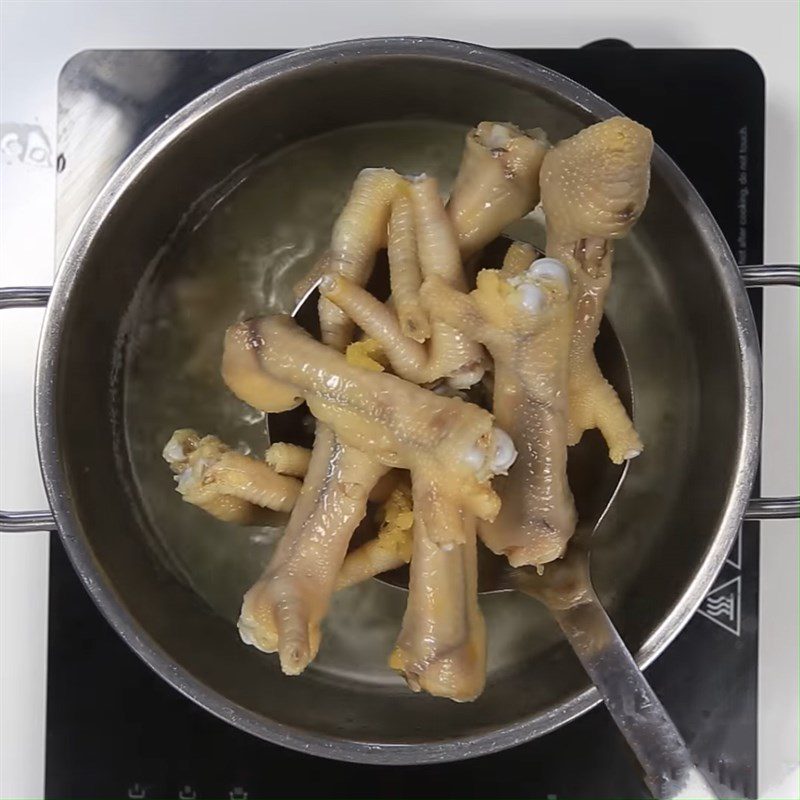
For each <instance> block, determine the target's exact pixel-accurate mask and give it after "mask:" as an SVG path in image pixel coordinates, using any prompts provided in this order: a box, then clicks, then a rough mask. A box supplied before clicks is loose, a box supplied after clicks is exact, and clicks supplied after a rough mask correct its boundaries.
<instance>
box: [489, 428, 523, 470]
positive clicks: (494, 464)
mask: <svg viewBox="0 0 800 800" xmlns="http://www.w3.org/2000/svg"><path fill="white" fill-rule="evenodd" d="M516 460H517V448H516V447H514V442H513V441H512V440H511V437H510V436H509V435H508V434H507V433H506V432H505V431H503V430H500V428H494V429H492V436H491V442H490V444H489V457H488V459H487V461H488V464H487V467H488V470H489V472H491V474H492V475H508V470H509V469H511V465H512V464H513V463H514V462H515V461H516Z"/></svg>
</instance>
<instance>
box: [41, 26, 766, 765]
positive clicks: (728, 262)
mask: <svg viewBox="0 0 800 800" xmlns="http://www.w3.org/2000/svg"><path fill="white" fill-rule="evenodd" d="M385 56H391V57H398V58H400V57H416V58H427V59H432V60H437V61H449V62H453V61H454V62H458V63H462V64H467V65H470V66H473V67H476V68H481V69H483V70H488V71H491V72H494V73H501V74H503V75H505V76H507V77H510V78H516V79H518V80H523V81H526V82H529V83H531V84H533V85H534V86H535V87H537V88H539V89H545V90H549V91H551V92H554V93H556V94H558V95H560V96H561V97H563V98H564V99H566V100H567V101H569V102H571V103H573V104H574V105H576V106H578V107H580V108H581V109H583V110H585V111H587V112H588V113H590V114H592V115H594V116H596V117H597V118H599V119H604V118H607V117H610V116H615V115H619V114H620V112H619V111H618V110H617V109H616V108H614V106H612V105H611V104H609V103H607V102H606V101H605V100H602V99H601V98H600V97H598V96H597V95H595V94H594V93H593V92H591V91H589V90H588V89H586V88H584V87H583V86H581V85H580V84H578V83H576V82H574V81H572V80H571V79H569V78H566V77H565V76H563V75H561V74H559V73H557V72H554V71H553V70H550V69H548V68H546V67H543V66H541V65H539V64H535V63H533V62H530V61H527V60H524V59H522V58H520V57H518V56H514V55H510V54H506V53H502V52H499V51H496V50H491V49H488V48H485V47H482V46H478V45H473V44H469V43H465V42H458V41H451V40H445V39H434V38H419V37H396V38H392V37H389V38H370V39H354V40H349V41H344V42H334V43H331V44H324V45H317V46H314V47H309V48H304V49H300V50H296V51H294V52H291V53H288V54H285V55H281V56H277V57H275V58H272V59H269V60H267V61H264V62H261V63H259V64H256V65H254V66H252V67H250V68H248V69H246V70H244V71H242V72H239V73H237V74H236V75H234V76H232V77H231V78H229V79H227V80H225V81H223V82H222V83H220V84H218V85H217V86H215V87H213V88H211V89H209V90H208V91H206V92H205V93H204V94H202V95H200V96H199V97H197V98H196V99H194V100H193V101H191V102H190V103H188V104H187V105H186V106H184V107H183V108H182V109H180V110H179V111H178V112H177V113H175V114H174V115H173V116H171V117H170V118H169V119H167V120H166V121H165V122H164V123H162V124H161V125H160V126H159V127H158V128H157V129H156V130H155V131H153V132H152V133H151V134H150V135H149V136H148V137H147V138H146V139H145V140H144V141H143V142H142V143H141V144H140V145H139V146H138V147H137V148H136V149H135V150H134V151H133V152H132V153H131V154H130V155H129V156H128V157H127V158H126V159H125V161H124V162H123V163H122V164H121V165H120V166H119V168H118V169H117V170H116V172H115V173H114V174H113V175H112V177H111V178H110V179H109V181H108V183H107V184H106V185H105V186H104V187H103V189H102V190H101V192H100V193H99V195H98V196H97V198H96V199H95V201H94V202H93V203H92V205H91V207H90V208H89V210H88V212H87V213H86V216H85V217H84V219H83V221H82V222H81V224H80V226H79V228H78V230H77V231H76V233H75V235H74V237H73V239H72V241H71V242H70V244H69V246H68V247H67V250H66V251H65V254H64V257H63V259H62V262H61V265H60V268H59V271H58V273H57V276H56V279H55V281H54V285H53V291H52V295H51V299H50V302H49V304H48V306H47V310H46V313H45V318H44V322H43V325H42V334H41V339H40V343H39V352H38V357H37V367H36V382H35V414H36V438H37V444H38V449H39V460H40V464H41V469H42V474H43V477H44V485H45V489H46V492H47V497H48V499H49V501H50V506H51V508H52V510H53V513H54V515H55V518H56V520H57V522H58V528H59V534H60V536H61V539H62V541H63V543H64V546H65V548H66V550H67V553H68V555H69V558H70V560H71V561H72V564H73V567H74V568H75V570H76V571H77V573H78V575H79V576H80V579H81V581H82V582H83V584H84V586H85V587H86V589H87V591H88V592H89V594H90V595H91V597H92V599H93V600H94V602H95V604H96V605H97V607H98V608H99V609H100V611H101V612H102V614H103V615H104V616H105V617H106V619H107V620H108V621H109V623H110V624H111V625H112V627H113V628H114V629H115V630H116V632H117V633H118V634H119V635H120V636H121V637H122V639H123V640H124V641H125V642H126V643H127V644H128V645H129V646H130V647H131V648H132V649H133V651H134V652H136V653H137V655H139V657H140V658H142V660H144V662H145V663H146V664H148V666H150V667H151V668H152V669H153V670H154V671H156V672H157V673H158V674H159V675H160V676H161V677H162V678H164V679H165V680H167V681H168V682H169V683H170V684H171V685H172V686H174V687H175V688H176V689H177V690H178V691H180V692H181V693H182V694H184V695H185V696H187V697H189V698H190V699H192V700H193V701H195V702H196V703H198V704H200V705H201V706H203V707H204V708H206V709H207V710H209V711H210V712H212V713H213V714H215V715H216V716H218V717H219V718H221V719H223V720H224V721H226V722H228V723H230V724H233V725H235V726H236V727H239V728H241V729H243V730H246V731H248V732H249V733H252V734H254V735H255V736H258V737H260V738H263V739H266V740H268V741H271V742H274V743H276V744H279V745H283V746H285V747H289V748H292V749H295V750H299V751H302V752H307V753H311V754H313V755H318V756H324V757H327V758H334V759H338V760H343V761H352V762H359V763H380V764H396V765H400V764H422V763H436V762H445V761H454V760H460V759H464V758H470V757H474V756H478V755H483V754H487V753H491V752H496V751H499V750H503V749H506V748H509V747H513V746H515V745H519V744H522V743H524V742H526V741H529V740H531V739H534V738H536V737H538V736H541V735H543V734H545V733H548V732H550V731H552V730H555V729H556V728H558V727H560V726H561V725H564V724H566V723H568V722H570V721H571V720H573V719H575V718H577V717H578V716H580V715H581V714H583V713H585V712H586V711H588V710H589V709H591V708H592V707H593V706H595V705H597V704H598V703H599V702H600V697H599V694H598V693H597V690H596V689H595V688H594V687H590V688H588V689H586V690H585V691H583V692H581V693H579V694H577V695H575V696H574V697H572V698H570V699H569V700H567V701H566V702H564V703H562V704H560V705H559V706H556V707H554V708H551V709H550V710H549V711H548V712H546V713H545V714H538V715H536V716H532V717H529V718H527V719H524V720H521V721H519V722H517V723H515V724H513V725H510V726H506V727H504V728H502V729H500V730H498V731H495V732H487V733H480V734H475V735H471V736H464V737H459V738H450V739H446V740H441V741H437V742H433V743H424V742H418V743H412V744H404V743H385V742H381V743H375V742H368V741H353V740H349V739H339V738H335V737H331V736H327V735H320V734H316V733H313V732H310V731H307V730H304V729H299V728H294V727H291V726H287V725H284V724H281V723H277V722H274V721H272V720H269V719H267V718H265V717H263V716H261V715H259V714H257V713H255V712H253V711H251V710H249V709H247V708H244V707H242V706H239V705H237V704H234V703H231V702H230V701H229V700H228V699H227V698H226V697H225V696H224V695H222V694H220V693H218V692H216V691H215V690H212V689H210V688H209V687H208V686H206V685H204V684H203V683H202V682H201V681H199V680H198V679H196V678H195V677H193V676H192V674H191V673H190V672H189V671H188V670H187V669H186V668H185V667H182V666H180V665H179V664H178V663H177V662H175V661H174V660H173V659H172V658H171V657H170V656H168V655H167V653H166V652H165V651H164V650H163V649H162V648H161V647H160V646H159V645H158V644H157V643H156V642H155V641H154V640H153V639H152V638H151V637H150V635H149V634H148V633H147V632H146V631H145V630H144V629H143V628H141V627H140V626H139V625H138V623H136V621H135V620H134V619H133V617H132V616H131V614H130V613H129V612H128V611H127V610H126V609H125V607H124V604H123V603H122V602H121V600H120V598H119V597H118V595H117V593H116V591H115V589H114V587H113V585H112V584H111V583H110V581H109V580H108V578H107V576H106V575H105V573H104V571H103V570H102V568H101V565H99V564H98V563H97V561H96V559H95V557H94V555H93V552H92V550H91V547H90V546H89V543H88V541H87V539H86V537H85V535H84V534H83V533H82V532H81V527H80V523H79V521H78V520H77V518H76V516H75V514H74V510H73V508H72V506H71V500H70V496H69V494H68V492H67V491H66V475H65V472H64V470H63V467H62V464H61V459H60V458H59V455H58V454H59V447H58V439H57V430H56V409H55V405H54V396H55V380H56V374H57V366H58V357H59V349H60V343H61V341H63V335H62V334H63V332H64V318H65V311H66V307H67V300H68V298H69V295H70V293H71V291H72V288H73V285H74V283H75V280H76V278H77V275H78V273H79V271H80V267H81V264H82V262H83V259H84V257H85V255H86V253H87V252H88V251H89V249H90V247H91V245H92V241H93V239H94V237H95V235H96V233H97V231H98V230H99V229H100V227H101V226H102V224H103V222H104V220H105V219H106V218H107V217H108V216H109V214H110V213H111V211H112V209H113V208H114V205H115V204H116V202H117V200H118V198H119V197H120V196H121V195H122V194H123V193H124V192H125V190H126V189H127V188H128V187H129V185H130V184H131V183H132V182H133V181H134V180H135V179H136V176H137V175H138V174H139V172H140V171H141V170H143V169H145V168H146V167H147V166H148V164H149V163H150V162H151V161H152V160H153V159H154V158H155V157H156V156H157V155H158V154H160V153H162V152H163V151H164V150H166V149H168V148H169V147H171V146H172V145H174V144H177V143H178V142H179V140H180V138H181V136H182V135H183V134H184V133H185V132H186V131H187V130H188V129H189V128H190V127H191V126H192V125H193V124H194V123H195V122H196V121H197V120H199V119H201V118H203V117H205V116H206V115H209V114H212V113H215V112H216V111H218V110H219V109H220V108H221V107H222V106H224V105H225V104H226V103H228V102H229V101H231V100H232V99H233V98H234V97H236V96H237V95H239V94H241V93H244V92H247V91H249V90H251V89H252V88H253V87H254V86H256V85H257V84H261V83H262V82H264V81H266V80H269V79H271V78H274V77H276V76H278V75H286V74H290V73H293V72H296V71H301V70H304V69H307V68H310V67H313V66H317V65H320V64H330V65H335V64H336V63H337V61H338V60H339V59H346V60H350V59H353V58H359V59H369V58H376V57H385ZM653 169H654V171H658V172H659V174H660V175H661V177H662V178H663V179H664V180H665V181H666V183H667V185H668V187H669V188H670V189H671V190H672V191H673V192H675V194H676V196H678V197H679V198H680V199H681V201H682V202H683V203H684V205H685V206H686V207H687V208H688V209H689V211H690V212H691V216H692V218H693V219H694V220H695V221H696V224H697V226H698V230H699V233H700V235H701V236H702V238H703V239H704V240H705V243H706V244H707V245H708V246H709V249H710V250H711V252H712V253H713V254H714V257H715V259H716V260H717V263H719V264H720V265H721V266H722V269H723V273H727V274H728V275H729V276H730V278H729V279H725V280H723V292H724V296H725V299H726V301H727V302H728V304H729V306H730V307H731V309H732V311H733V314H734V320H735V326H736V331H735V338H736V344H737V349H738V356H739V369H740V390H741V392H742V397H743V404H742V418H741V427H740V430H739V443H738V449H737V452H736V478H735V480H734V481H733V483H732V485H731V487H730V489H729V492H728V497H727V502H726V506H725V509H724V513H723V516H722V520H721V523H720V526H719V528H718V530H717V533H716V534H715V536H714V538H713V540H712V542H711V544H710V546H709V548H708V550H707V551H706V554H705V556H704V558H703V561H702V563H701V565H700V568H699V569H698V571H697V573H696V574H695V576H694V578H693V579H692V581H691V583H690V584H689V587H688V589H687V591H686V592H685V593H684V594H683V595H682V596H681V598H680V599H679V600H678V602H677V603H676V604H675V605H674V606H673V608H672V609H671V610H670V612H669V613H668V614H667V616H666V617H665V618H664V619H663V620H662V621H661V623H660V624H659V625H658V627H657V628H656V629H655V630H654V631H653V632H652V633H651V635H650V636H649V637H648V638H647V640H646V641H645V643H644V644H643V645H642V647H641V649H640V650H639V652H638V653H637V654H636V661H637V663H638V664H639V666H640V667H642V668H645V667H647V666H648V665H649V664H650V663H651V662H652V661H653V660H654V659H655V658H657V657H658V655H660V654H661V652H663V650H664V649H665V648H666V646H667V645H668V644H669V643H670V642H671V641H672V640H673V639H674V638H675V636H677V634H678V633H679V632H680V630H681V629H682V628H683V626H684V625H685V624H686V623H687V622H688V620H689V618H690V617H691V616H692V614H693V613H694V612H695V610H696V609H697V608H698V606H699V605H700V603H701V602H702V600H703V597H704V596H705V595H706V593H707V591H708V590H709V589H710V587H711V584H712V583H713V581H714V579H715V577H716V575H717V573H718V572H719V570H720V569H721V567H722V565H723V563H724V560H725V558H726V556H727V554H728V551H729V550H730V547H731V545H732V543H733V540H734V537H735V535H736V532H737V531H738V529H739V526H740V524H741V520H742V517H743V515H744V511H745V507H746V505H747V501H748V498H749V496H750V491H751V487H752V484H753V480H754V478H755V473H756V469H757V463H758V452H759V439H760V422H761V389H760V387H761V362H760V358H759V350H758V346H757V343H758V336H757V332H756V326H755V321H754V318H753V313H752V309H751V307H750V303H749V301H748V299H747V295H746V293H745V288H744V284H743V282H742V280H741V278H740V277H739V270H738V266H737V264H736V261H735V259H734V257H733V254H732V253H731V251H730V248H729V247H728V244H727V242H726V241H725V239H724V237H723V235H722V232H721V231H720V229H719V227H718V225H717V223H716V222H715V220H714V218H713V216H712V215H711V212H710V211H709V209H708V207H707V206H706V204H705V203H704V201H703V200H702V198H701V197H700V195H699V194H698V193H697V191H696V190H695V189H694V187H693V186H692V185H691V183H690V182H689V180H688V178H686V176H685V175H684V174H683V172H682V171H681V170H680V169H679V168H678V166H677V165H676V164H675V163H674V162H673V161H672V159H670V158H669V156H667V155H666V153H664V151H663V150H661V148H660V147H658V145H656V146H655V148H654V151H653Z"/></svg>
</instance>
